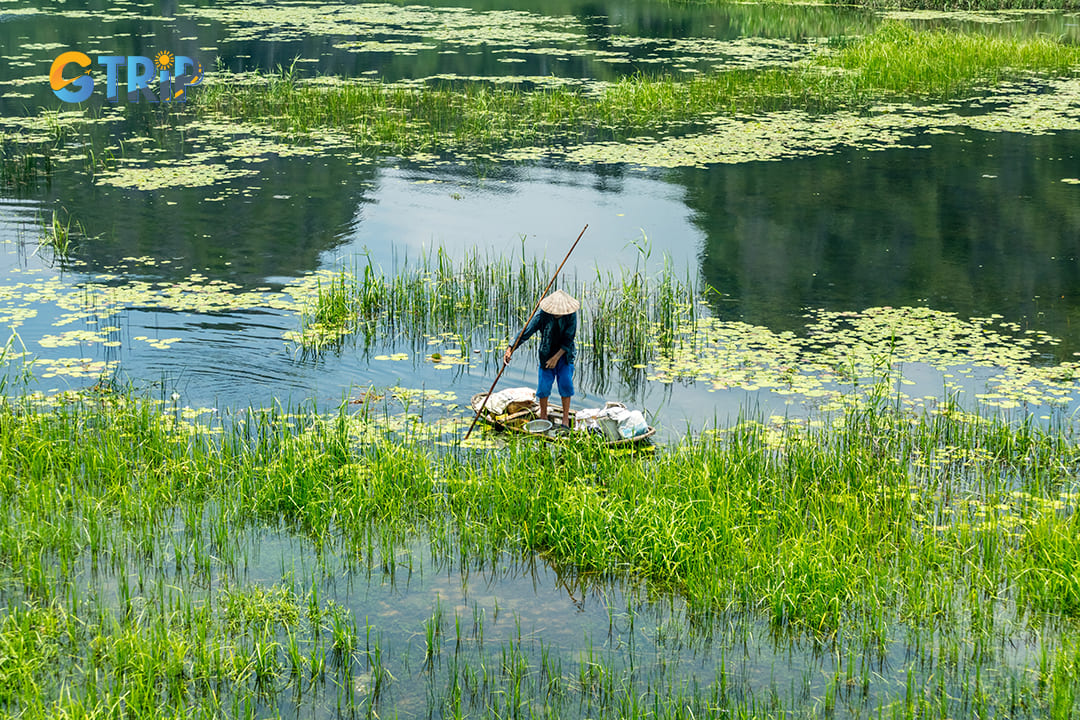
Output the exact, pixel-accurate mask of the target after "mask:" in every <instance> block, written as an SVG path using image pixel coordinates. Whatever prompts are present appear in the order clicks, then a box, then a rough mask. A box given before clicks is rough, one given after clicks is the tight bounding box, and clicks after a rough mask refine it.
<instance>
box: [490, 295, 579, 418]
mask: <svg viewBox="0 0 1080 720" xmlns="http://www.w3.org/2000/svg"><path fill="white" fill-rule="evenodd" d="M580 308H581V303H579V302H578V301H577V300H575V299H574V298H572V297H571V296H570V295H568V294H567V293H565V292H563V291H562V290H556V291H555V292H553V293H551V294H550V295H548V296H547V297H546V298H544V299H543V300H541V301H540V309H539V310H538V311H537V312H536V314H535V315H533V316H532V319H531V320H530V321H529V324H528V325H526V326H525V329H524V330H522V331H521V335H520V336H519V337H518V339H517V342H515V343H514V344H513V345H511V346H510V347H508V348H506V352H505V353H503V362H504V363H506V364H509V363H510V358H511V357H512V356H513V354H514V351H515V350H517V349H518V347H520V346H521V344H522V343H523V342H525V341H526V340H528V339H529V338H530V337H532V336H533V335H535V334H536V332H537V331H539V332H540V352H539V356H540V371H539V374H538V378H537V382H536V397H537V399H539V400H540V418H541V419H543V420H547V416H548V398H549V397H550V396H551V386H552V384H554V382H555V380H556V379H558V381H559V395H560V396H562V422H563V425H565V426H567V427H569V426H570V398H571V397H573V396H574V337H575V336H576V335H577V311H578V310H579V309H580Z"/></svg>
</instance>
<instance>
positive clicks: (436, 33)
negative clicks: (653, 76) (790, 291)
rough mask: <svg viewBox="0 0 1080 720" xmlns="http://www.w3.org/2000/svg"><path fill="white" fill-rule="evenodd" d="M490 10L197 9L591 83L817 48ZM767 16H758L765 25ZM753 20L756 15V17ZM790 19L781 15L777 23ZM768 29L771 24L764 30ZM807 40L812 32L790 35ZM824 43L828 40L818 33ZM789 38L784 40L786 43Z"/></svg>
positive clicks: (351, 47)
mask: <svg viewBox="0 0 1080 720" xmlns="http://www.w3.org/2000/svg"><path fill="white" fill-rule="evenodd" d="M546 10H547V12H545V13H537V12H528V11H524V10H486V9H479V10H477V9H471V8H467V7H438V6H424V5H403V6H399V5H393V4H389V3H358V4H355V5H353V4H349V5H345V4H338V3H328V4H324V5H320V6H315V5H306V4H292V5H288V6H280V7H271V6H267V5H265V4H263V3H234V4H232V5H229V6H228V7H220V6H219V7H200V8H192V12H193V14H194V15H196V16H201V17H205V18H209V19H212V20H215V21H219V22H222V23H225V24H226V25H228V26H229V28H230V38H231V39H232V40H233V41H238V40H253V39H256V38H257V39H258V40H259V41H261V42H267V41H274V40H278V41H284V42H292V41H295V40H296V39H298V38H305V37H324V38H330V39H331V40H330V42H331V43H332V45H333V47H334V48H336V49H338V50H345V51H348V52H353V53H394V55H398V56H400V55H405V56H409V55H416V54H419V53H425V52H427V53H435V52H439V53H467V52H475V53H480V52H483V53H489V54H491V55H493V56H495V57H496V60H497V61H498V62H500V63H509V64H512V63H523V62H527V61H529V60H535V59H537V58H543V59H544V60H546V61H554V62H558V61H567V60H574V61H578V62H584V63H590V64H591V65H592V66H593V67H594V68H595V70H594V71H592V72H590V73H589V74H590V75H591V76H593V77H598V76H599V77H603V76H605V75H610V74H611V73H610V72H605V68H604V67H603V66H605V65H612V66H620V65H628V64H630V63H633V64H635V65H637V66H639V67H640V66H647V65H661V64H662V65H664V66H667V67H670V68H672V69H673V70H674V71H676V72H680V71H688V72H689V71H693V70H694V68H695V67H697V66H700V67H702V68H703V69H711V68H713V67H725V68H732V67H755V66H761V65H764V64H780V63H790V62H793V61H795V60H799V59H801V58H803V57H806V56H807V55H808V54H810V53H812V52H813V51H814V47H813V45H812V44H811V43H807V42H801V41H800V42H792V41H789V40H784V39H779V38H778V37H771V38H759V37H751V38H745V37H744V38H739V39H736V40H731V41H724V40H718V39H715V38H708V37H696V38H681V37H675V38H664V37H636V36H632V35H624V34H621V33H619V32H618V31H617V27H613V28H612V29H613V30H615V31H614V32H608V33H605V36H604V39H603V42H602V43H597V42H596V41H595V39H594V38H592V37H590V34H589V28H588V27H587V24H586V23H585V22H583V21H582V19H581V18H579V17H577V16H576V15H575V14H563V13H565V12H566V11H571V10H573V9H572V8H570V7H567V8H566V10H562V9H547V8H546ZM760 13H761V11H760V10H759V11H758V15H760ZM750 14H753V13H752V12H751V13H750ZM773 15H774V16H781V17H782V16H783V13H773ZM757 27H758V28H760V27H768V22H759V23H758V25H757ZM792 34H793V35H795V36H796V37H798V38H800V40H801V38H802V37H803V36H804V35H805V30H802V28H800V29H799V30H796V31H795V32H793V33H792ZM819 34H824V33H819ZM785 37H786V36H785Z"/></svg>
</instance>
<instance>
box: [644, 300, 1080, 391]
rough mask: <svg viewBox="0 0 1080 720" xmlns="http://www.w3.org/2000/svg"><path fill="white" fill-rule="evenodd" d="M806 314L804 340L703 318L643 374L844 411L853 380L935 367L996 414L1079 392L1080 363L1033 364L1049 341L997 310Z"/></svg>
mask: <svg viewBox="0 0 1080 720" xmlns="http://www.w3.org/2000/svg"><path fill="white" fill-rule="evenodd" d="M808 317H809V318H810V320H811V322H810V323H808V325H807V327H806V334H805V335H803V336H796V335H795V334H794V333H791V332H784V333H779V334H777V333H774V332H772V331H770V330H768V329H766V328H761V327H755V326H751V325H747V324H745V323H740V322H722V321H719V320H717V319H715V318H712V317H701V318H698V319H697V320H695V321H692V322H687V323H685V324H681V325H680V326H679V327H677V328H676V329H675V336H674V337H675V341H674V342H673V344H672V350H671V351H670V352H664V353H658V355H657V357H655V358H654V359H653V360H652V364H651V370H650V373H649V376H648V378H649V380H653V381H659V382H676V381H680V380H694V381H697V382H699V383H702V384H704V386H705V387H706V388H708V389H709V390H727V389H740V390H746V391H755V390H769V391H771V392H774V393H778V394H780V395H790V396H798V397H799V398H801V399H803V400H808V401H810V402H811V403H812V404H816V405H820V407H822V408H823V409H824V410H827V411H842V410H844V409H846V407H847V404H848V403H849V402H850V401H851V400H852V399H853V397H857V396H858V394H859V393H858V392H855V393H851V392H849V391H851V390H853V389H854V390H856V391H858V390H859V386H860V385H862V386H863V387H862V390H863V391H867V392H873V388H874V385H873V379H874V378H879V377H881V376H883V375H886V376H888V377H889V379H890V382H892V383H893V384H894V385H897V386H903V385H908V386H909V385H912V384H914V383H913V382H912V381H911V380H909V379H908V378H907V377H905V375H904V373H905V369H906V368H912V367H914V368H916V371H917V368H919V367H920V366H922V367H926V366H929V367H931V368H934V369H935V370H937V371H938V372H940V373H942V375H943V383H944V387H945V388H946V390H947V391H949V392H958V391H961V390H962V389H963V388H964V387H965V386H967V391H968V392H973V393H974V396H975V399H976V400H978V401H979V402H980V403H981V404H983V405H986V406H990V407H998V408H1001V409H1003V410H1013V409H1016V408H1019V407H1021V406H1023V407H1026V408H1033V407H1037V406H1048V407H1060V408H1064V407H1068V406H1069V405H1070V404H1071V403H1072V402H1074V400H1075V399H1076V397H1077V392H1078V390H1080V386H1078V385H1077V379H1078V378H1080V363H1078V362H1075V361H1067V362H1063V363H1060V364H1056V365H1043V364H1039V358H1040V355H1041V353H1043V352H1044V351H1045V350H1046V349H1047V348H1051V347H1052V346H1053V345H1055V344H1057V342H1058V341H1057V340H1056V339H1054V338H1052V337H1050V336H1049V335H1047V334H1046V333H1043V332H1040V331H1036V330H1021V328H1020V327H1019V326H1018V325H1016V324H1015V323H1008V322H1002V320H1003V319H1002V318H1001V316H999V315H995V316H991V317H985V318H971V319H970V320H964V319H961V318H958V317H956V315H954V314H952V313H947V312H941V311H937V310H932V309H930V308H912V307H900V308H892V307H883V308H869V309H867V310H864V311H862V312H826V311H818V312H814V313H811V314H810V315H808ZM867 379H871V383H870V386H869V387H867V385H866V384H867ZM980 385H982V386H984V387H979V386H980ZM898 397H899V398H900V399H902V400H904V401H905V402H908V403H912V402H917V401H920V402H921V401H924V400H927V399H929V400H930V401H931V402H932V401H933V398H932V397H931V398H909V397H907V396H906V395H904V394H903V393H900V394H899V395H898Z"/></svg>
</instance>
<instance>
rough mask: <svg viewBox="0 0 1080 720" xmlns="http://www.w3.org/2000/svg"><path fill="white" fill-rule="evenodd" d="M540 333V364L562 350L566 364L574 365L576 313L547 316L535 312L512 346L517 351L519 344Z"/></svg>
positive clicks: (544, 313)
mask: <svg viewBox="0 0 1080 720" xmlns="http://www.w3.org/2000/svg"><path fill="white" fill-rule="evenodd" d="M537 331H539V332H540V351H539V355H540V364H541V365H543V364H544V363H546V362H547V361H548V360H550V359H551V356H552V355H554V354H555V353H557V352H559V350H563V351H565V353H566V362H567V363H569V364H571V365H573V364H574V355H575V352H574V338H575V337H576V336H577V313H570V314H569V315H549V314H548V313H546V312H544V311H543V310H537V311H536V314H535V315H533V316H532V320H530V321H529V324H528V325H526V326H525V329H524V330H522V331H521V337H520V338H518V342H517V344H516V345H514V349H515V350H517V349H518V347H519V346H520V345H521V343H523V342H525V341H526V340H528V339H529V338H531V337H532V336H533V335H535V334H536V332H537Z"/></svg>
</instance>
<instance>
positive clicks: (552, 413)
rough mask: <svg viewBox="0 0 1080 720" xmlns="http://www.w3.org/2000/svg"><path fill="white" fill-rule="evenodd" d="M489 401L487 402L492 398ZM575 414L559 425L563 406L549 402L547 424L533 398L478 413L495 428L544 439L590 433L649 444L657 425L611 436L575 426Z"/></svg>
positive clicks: (475, 401)
mask: <svg viewBox="0 0 1080 720" xmlns="http://www.w3.org/2000/svg"><path fill="white" fill-rule="evenodd" d="M484 395H485V393H478V394H476V395H474V396H473V398H472V403H471V405H472V409H473V412H476V410H477V409H479V407H480V404H481V403H482V402H484ZM492 397H494V396H492ZM488 402H489V404H490V402H491V401H490V400H489V401H488ZM495 407H496V408H499V407H500V405H499V404H498V403H496V406H495ZM574 415H575V411H573V410H571V411H570V425H571V428H570V429H566V428H564V427H563V426H562V408H561V407H557V406H556V403H551V405H550V406H549V407H548V420H550V422H551V426H550V428H547V423H544V422H543V421H541V420H540V404H539V403H538V402H536V401H535V399H534V400H533V401H532V402H511V403H508V404H506V405H505V406H504V407H503V408H502V412H501V413H500V412H495V411H494V410H492V409H490V408H488V407H485V408H484V411H483V412H482V413H481V414H480V419H481V420H482V421H483V422H485V423H487V424H488V425H489V426H491V427H493V428H495V429H496V430H502V431H505V432H508V433H512V434H514V435H521V436H523V437H530V438H534V439H536V440H543V441H546V442H558V441H560V440H566V439H571V438H584V437H589V438H596V439H597V440H598V441H600V442H602V443H603V444H604V445H605V446H607V447H633V446H636V445H647V444H651V442H652V441H651V440H650V438H652V436H653V435H655V434H656V428H654V427H652V426H649V429H648V430H647V431H645V432H643V433H640V434H638V435H635V436H633V437H628V438H624V437H612V436H611V435H610V434H605V432H604V431H602V430H599V429H595V430H586V429H579V428H577V427H576V422H575V420H576V418H575V417H574ZM527 426H528V427H527ZM545 428H547V429H545ZM608 433H611V430H608Z"/></svg>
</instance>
